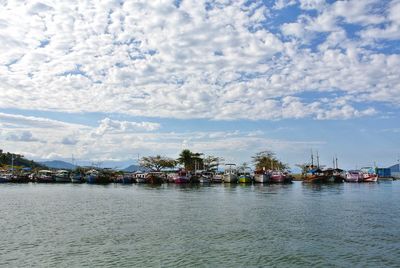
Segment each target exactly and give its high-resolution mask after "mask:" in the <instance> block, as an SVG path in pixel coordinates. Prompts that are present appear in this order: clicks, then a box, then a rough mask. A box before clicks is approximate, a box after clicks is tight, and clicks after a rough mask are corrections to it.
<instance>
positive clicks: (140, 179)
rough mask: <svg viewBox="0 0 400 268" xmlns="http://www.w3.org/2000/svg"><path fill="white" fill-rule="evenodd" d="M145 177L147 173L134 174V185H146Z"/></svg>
mask: <svg viewBox="0 0 400 268" xmlns="http://www.w3.org/2000/svg"><path fill="white" fill-rule="evenodd" d="M146 176H147V173H144V172H136V173H135V174H134V181H135V182H136V183H146Z"/></svg>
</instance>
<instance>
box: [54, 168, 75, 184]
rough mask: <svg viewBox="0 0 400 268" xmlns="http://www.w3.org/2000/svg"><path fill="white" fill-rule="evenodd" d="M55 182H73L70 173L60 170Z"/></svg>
mask: <svg viewBox="0 0 400 268" xmlns="http://www.w3.org/2000/svg"><path fill="white" fill-rule="evenodd" d="M54 180H55V182H71V178H70V176H69V172H68V171H67V170H58V171H56V173H55V174H54Z"/></svg>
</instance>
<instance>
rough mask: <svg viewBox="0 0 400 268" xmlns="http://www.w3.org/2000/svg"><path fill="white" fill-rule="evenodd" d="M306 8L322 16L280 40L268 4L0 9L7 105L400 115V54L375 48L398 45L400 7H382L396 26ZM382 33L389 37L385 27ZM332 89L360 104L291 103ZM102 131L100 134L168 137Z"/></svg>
mask: <svg viewBox="0 0 400 268" xmlns="http://www.w3.org/2000/svg"><path fill="white" fill-rule="evenodd" d="M296 3H298V4H299V6H300V8H302V9H306V10H310V9H315V10H317V11H318V12H317V15H316V16H310V15H307V14H309V13H304V14H302V15H300V16H299V18H297V20H295V21H294V22H291V23H287V24H283V25H282V27H281V29H282V33H283V34H284V36H281V33H273V32H271V31H269V30H268V27H267V26H265V25H267V24H268V23H271V22H273V21H271V20H273V19H274V16H272V15H271V14H272V13H273V12H274V9H273V8H272V7H273V6H270V7H268V6H265V5H263V3H262V1H255V3H254V4H252V5H250V6H248V5H247V1H213V2H212V3H208V5H207V8H205V7H206V4H205V1H182V2H181V3H180V5H179V7H176V5H175V3H174V1H85V2H82V1H72V2H71V1H50V0H49V1H8V2H2V3H1V4H0V18H1V20H0V107H1V108H18V109H30V110H44V111H49V110H50V111H54V110H55V111H63V112H82V113H84V112H103V113H120V114H128V115H133V116H147V117H173V118H210V119H222V120H226V119H228V120H235V119H254V120H256V119H272V120H276V119H280V118H303V117H312V118H326V119H328V118H332V116H325V115H324V116H321V114H340V113H338V112H337V110H340V111H343V110H346V111H350V110H354V111H355V112H346V114H349V115H352V116H355V117H357V116H362V115H369V114H371V113H362V112H361V110H360V108H357V107H358V104H359V103H361V102H363V104H364V105H363V107H364V106H368V107H367V108H366V109H368V108H370V109H374V107H373V106H374V105H373V104H372V103H371V101H370V100H372V99H373V100H374V101H375V102H377V101H379V102H385V103H391V104H394V105H400V99H399V98H400V97H399V94H398V90H399V85H400V78H399V76H398V75H397V70H398V68H399V59H398V55H397V54H394V55H390V54H388V53H387V54H385V53H381V52H376V51H375V50H373V49H371V50H370V49H369V48H368V47H367V45H366V44H371V42H372V41H370V39H371V38H372V39H373V38H389V37H390V36H392V37H391V38H392V39H394V38H397V37H396V36H397V33H398V28H396V27H397V26H398V21H399V20H398V15H397V14H398V12H397V9H398V1H393V2H392V4H391V5H384V6H382V8H383V9H385V12H386V13H387V16H384V15H382V14H380V13H379V12H378V11H376V5H378V4H379V3H380V1H372V0H366V1H336V2H335V3H333V4H329V3H327V2H326V1H321V0H301V1H298V2H296ZM288 5H293V6H294V5H295V2H294V1H289V0H288V1H276V2H275V9H281V8H284V7H286V6H288ZM275 11H276V10H275ZM381 23H384V24H385V25H386V26H385V27H384V28H383V29H381V28H379V27H375V25H379V24H381ZM396 23H397V24H396ZM343 24H354V25H357V26H358V27H361V30H360V38H361V40H352V39H351V38H350V37H349V36H348V34H347V33H346V31H345V30H344V28H343ZM385 31H387V32H385ZM324 35H326V36H327V37H324ZM373 36H375V37H373ZM321 38H322V39H324V41H322V42H321V43H320V44H318V46H315V47H316V49H313V44H314V43H313V42H316V41H315V40H318V39H321ZM349 74H351V76H350V75H349ZM332 91H338V92H340V93H341V94H343V95H346V96H349V97H350V98H349V100H348V101H347V103H346V106H343V107H341V108H335V109H336V110H335V109H333V108H332V107H329V106H323V105H319V106H318V110H316V111H307V112H304V111H299V110H298V108H299V107H308V108H310V105H311V104H312V103H313V102H314V101H310V100H298V101H296V102H294V103H291V104H288V103H287V101H285V98H287V97H293V96H297V95H301V94H302V93H304V92H307V93H312V92H317V93H318V94H319V95H324V96H323V97H325V98H326V97H328V98H329V96H330V95H329V94H330V92H332ZM356 96H357V97H356ZM358 96H359V97H358ZM286 100H287V99H286ZM333 101H334V100H333ZM315 102H316V103H321V100H315ZM314 105H315V104H314ZM312 107H314V106H312ZM375 110H376V109H375ZM377 112H379V111H377ZM333 118H335V116H333ZM101 124H102V125H100V126H99V129H98V130H96V131H98V132H99V133H103V131H119V130H122V131H125V130H126V129H129V128H132V129H138V128H139V129H140V128H142V129H143V128H144V129H146V128H147V129H151V128H153V129H157V128H158V126H156V125H140V124H141V123H135V124H134V125H132V124H129V123H124V122H115V121H110V122H103V123H101ZM138 124H139V125H138ZM61 140H62V139H61Z"/></svg>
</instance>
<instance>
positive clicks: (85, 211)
mask: <svg viewBox="0 0 400 268" xmlns="http://www.w3.org/2000/svg"><path fill="white" fill-rule="evenodd" d="M0 205H1V217H0V226H1V231H0V266H6V267H26V266H40V267H43V266H47V267H54V266H57V267H83V266H90V267H98V266H118V267H132V266H139V267H149V266H170V267H187V266H200V267H216V266H218V267H221V266H222V267H243V266H246V267H261V266H279V267H281V266H284V267H288V266H290V267H293V266H299V267H304V266H310V265H313V266H320V267H326V266H328V264H330V265H331V266H341V267H348V266H357V267H366V266H369V267H385V266H386V267H395V266H397V267H399V266H400V216H399V215H400V181H394V182H380V183H371V184H368V183H365V184H347V183H345V184H337V185H304V184H302V183H299V182H295V183H293V184H291V185H251V186H245V185H229V184H228V185H226V184H225V185H223V184H222V185H211V186H192V187H190V186H178V185H162V186H157V187H151V186H147V185H126V186H125V185H107V186H100V185H86V184H82V185H72V184H64V185H57V184H48V185H46V184H21V185H17V184H2V185H0Z"/></svg>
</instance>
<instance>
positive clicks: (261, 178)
mask: <svg viewBox="0 0 400 268" xmlns="http://www.w3.org/2000/svg"><path fill="white" fill-rule="evenodd" d="M254 181H255V182H259V183H264V182H270V176H269V174H268V173H267V172H265V171H264V170H256V171H255V172H254Z"/></svg>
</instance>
